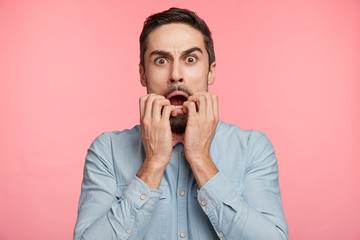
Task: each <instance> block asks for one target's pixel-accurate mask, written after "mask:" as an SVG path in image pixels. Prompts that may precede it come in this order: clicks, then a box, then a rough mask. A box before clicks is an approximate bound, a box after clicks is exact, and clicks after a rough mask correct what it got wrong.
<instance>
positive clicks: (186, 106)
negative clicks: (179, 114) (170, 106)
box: [183, 101, 197, 117]
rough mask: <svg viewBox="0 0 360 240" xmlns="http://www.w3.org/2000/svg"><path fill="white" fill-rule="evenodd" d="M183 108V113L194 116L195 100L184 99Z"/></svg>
mask: <svg viewBox="0 0 360 240" xmlns="http://www.w3.org/2000/svg"><path fill="white" fill-rule="evenodd" d="M183 110H185V111H184V113H187V114H188V117H194V116H196V114H197V112H196V104H195V102H192V101H186V102H184V103H183Z"/></svg>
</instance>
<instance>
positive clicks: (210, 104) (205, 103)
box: [183, 92, 219, 188]
mask: <svg viewBox="0 0 360 240" xmlns="http://www.w3.org/2000/svg"><path fill="white" fill-rule="evenodd" d="M183 109H184V112H185V113H187V114H188V120H187V125H186V130H185V136H184V150H185V156H186V159H187V160H188V162H189V164H190V166H191V168H192V170H193V173H194V176H195V178H196V181H197V183H198V185H199V188H201V187H202V186H203V185H204V184H205V183H206V182H207V181H208V180H209V179H210V178H211V177H213V176H214V175H215V174H216V173H217V172H218V170H217V168H216V166H215V164H214V163H213V161H212V159H211V156H210V146H211V142H212V140H213V138H214V136H215V131H216V127H217V124H218V122H219V110H218V99H217V96H216V95H214V94H211V93H209V92H196V93H194V94H193V95H192V96H190V97H189V98H188V100H187V101H186V102H184V104H183Z"/></svg>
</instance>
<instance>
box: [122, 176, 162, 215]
mask: <svg viewBox="0 0 360 240" xmlns="http://www.w3.org/2000/svg"><path fill="white" fill-rule="evenodd" d="M161 194H162V191H161V190H158V189H150V188H149V187H148V186H147V185H146V183H144V182H143V181H142V180H141V179H140V178H138V177H137V176H135V177H134V178H133V179H132V180H131V182H130V184H129V185H128V186H127V188H126V190H125V192H124V198H125V199H126V200H127V201H129V202H130V203H131V204H132V205H133V206H134V207H135V208H137V209H140V208H142V207H143V206H144V204H146V208H147V209H154V208H155V207H156V203H157V202H158V200H159V199H160V196H161Z"/></svg>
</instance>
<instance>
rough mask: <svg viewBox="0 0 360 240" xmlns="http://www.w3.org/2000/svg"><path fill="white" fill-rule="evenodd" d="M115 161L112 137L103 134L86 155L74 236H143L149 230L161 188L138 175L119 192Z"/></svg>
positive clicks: (77, 237)
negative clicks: (148, 185) (150, 187)
mask: <svg viewBox="0 0 360 240" xmlns="http://www.w3.org/2000/svg"><path fill="white" fill-rule="evenodd" d="M112 161H113V158H112V149H111V139H110V136H109V135H108V134H103V135H101V136H99V137H98V138H97V139H96V140H95V141H94V142H93V143H92V145H91V146H90V148H89V150H88V154H87V156H86V162H85V167H84V178H83V183H82V186H81V196H80V201H79V210H78V218H77V222H76V226H75V232H74V240H80V239H89V240H90V239H94V240H95V239H141V238H142V236H143V235H144V234H145V232H146V229H147V225H148V223H149V221H150V218H151V215H152V212H153V211H154V209H155V207H156V205H157V202H158V201H159V199H160V196H161V191H160V190H153V189H152V190H150V189H149V188H148V187H147V185H146V184H145V183H144V182H142V181H141V180H140V179H139V178H137V177H134V178H133V179H132V181H131V182H130V184H129V185H128V186H127V187H126V189H125V190H124V191H123V192H121V194H117V191H119V190H120V189H118V186H117V183H116V176H115V170H114V164H113V162H112ZM116 196H119V198H117V197H116ZM135 219H136V220H135Z"/></svg>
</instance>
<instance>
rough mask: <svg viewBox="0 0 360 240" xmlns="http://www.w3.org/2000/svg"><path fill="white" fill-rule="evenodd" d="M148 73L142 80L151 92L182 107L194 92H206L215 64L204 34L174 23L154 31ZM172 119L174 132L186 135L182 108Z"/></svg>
mask: <svg viewBox="0 0 360 240" xmlns="http://www.w3.org/2000/svg"><path fill="white" fill-rule="evenodd" d="M144 64H145V70H144V68H143V67H142V66H140V70H139V71H140V81H141V84H142V85H143V86H144V87H147V92H148V93H155V94H158V95H163V96H165V97H166V98H168V99H169V100H170V102H171V104H172V105H178V106H181V105H182V103H183V102H184V101H186V100H187V98H188V97H189V96H190V95H192V94H193V93H195V92H200V91H207V90H208V85H209V84H212V83H213V82H214V80H215V62H214V63H212V64H211V66H210V68H209V57H208V54H207V52H206V47H205V43H204V37H203V35H202V33H201V32H200V31H198V30H196V29H194V28H192V27H190V26H189V25H186V24H183V23H171V24H166V25H163V26H160V27H158V28H156V29H155V30H153V31H152V32H151V33H150V34H149V35H148V37H147V49H146V51H145V54H144ZM175 111H176V112H177V113H178V114H177V115H176V117H172V118H171V119H170V124H171V127H172V130H173V132H178V133H181V132H184V131H185V127H186V115H185V114H183V112H182V108H181V107H179V108H177V109H176V110H175Z"/></svg>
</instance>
